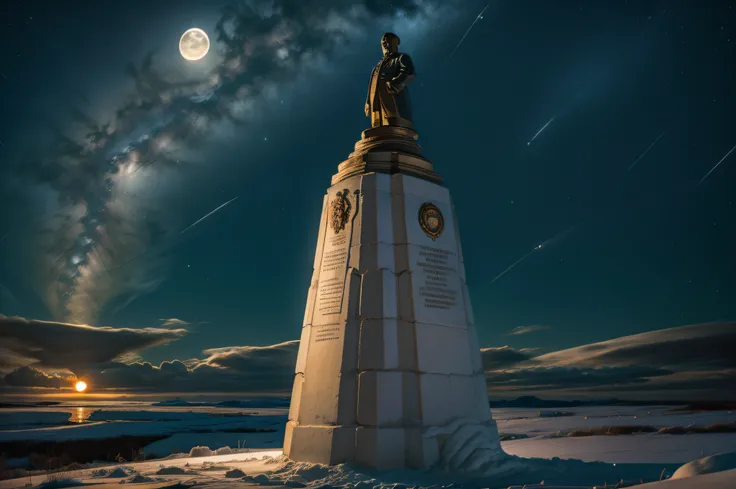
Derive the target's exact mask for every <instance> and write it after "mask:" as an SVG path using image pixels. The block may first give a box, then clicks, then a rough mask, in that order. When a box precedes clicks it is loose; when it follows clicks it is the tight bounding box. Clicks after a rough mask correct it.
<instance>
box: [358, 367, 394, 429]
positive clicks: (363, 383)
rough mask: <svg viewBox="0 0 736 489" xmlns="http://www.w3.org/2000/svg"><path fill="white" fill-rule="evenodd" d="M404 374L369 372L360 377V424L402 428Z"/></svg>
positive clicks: (362, 373)
mask: <svg viewBox="0 0 736 489" xmlns="http://www.w3.org/2000/svg"><path fill="white" fill-rule="evenodd" d="M402 377H403V374H402V372H396V371H377V370H369V371H367V372H360V374H359V375H358V424H359V425H363V426H378V427H391V426H400V425H401V423H402V418H403V411H404V410H403V395H402V394H403V387H404V386H403V378H402Z"/></svg>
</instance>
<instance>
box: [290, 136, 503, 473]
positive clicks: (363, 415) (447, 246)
mask: <svg viewBox="0 0 736 489" xmlns="http://www.w3.org/2000/svg"><path fill="white" fill-rule="evenodd" d="M415 134H416V133H414V132H413V130H411V129H410V128H398V129H397V128H391V127H381V128H375V129H369V130H367V131H365V132H364V134H363V139H362V140H361V141H360V142H359V143H358V144H356V152H355V153H353V154H352V155H351V157H350V159H349V160H347V161H346V162H344V163H342V164H341V165H340V166H339V168H338V174H337V175H335V177H333V186H332V187H331V188H330V189H328V191H327V195H326V196H325V199H324V205H323V211H322V218H321V223H320V231H319V238H318V243H317V250H316V253H315V261H314V273H313V276H312V283H311V286H310V288H309V292H308V298H307V306H306V311H305V315H304V324H303V328H302V334H301V342H300V346H299V354H298V358H297V366H296V376H295V379H294V389H293V393H292V401H291V408H290V411H289V422H288V424H287V426H286V437H285V440H284V453H285V454H286V455H287V456H288V457H290V458H291V459H293V460H298V461H305V462H314V463H322V464H338V463H344V462H352V463H357V464H360V465H364V466H367V467H373V468H377V469H393V468H401V467H410V468H426V467H430V466H433V465H435V464H438V463H440V464H442V465H445V466H447V467H450V468H458V469H462V468H464V467H465V468H467V467H473V466H476V465H483V464H486V465H487V464H488V463H493V461H494V460H498V459H500V458H501V457H503V455H504V454H503V451H502V450H501V446H500V442H499V438H498V432H497V429H496V425H495V422H494V421H493V420H492V419H491V411H490V407H489V403H488V394H487V388H486V382H485V376H484V373H483V366H482V364H481V357H480V347H479V345H478V339H477V332H476V329H475V325H474V319H473V315H472V308H471V305H470V299H469V296H468V290H467V285H466V283H465V267H464V261H463V256H462V250H461V246H460V239H459V233H458V230H457V226H456V222H455V214H454V209H453V205H452V200H451V199H450V194H449V192H448V191H447V189H446V188H444V187H443V186H442V185H440V183H439V182H440V179H439V176H437V174H436V173H435V172H434V169H433V167H432V164H431V163H430V162H429V161H427V160H426V159H424V158H423V157H422V156H421V152H420V151H419V146H418V145H417V144H416V137H414V135H415ZM376 138H377V139H376ZM381 138H383V139H381ZM378 139H381V141H382V142H381V143H380V144H378V143H377V142H376V141H378ZM412 145H413V146H412ZM412 148H414V149H412Z"/></svg>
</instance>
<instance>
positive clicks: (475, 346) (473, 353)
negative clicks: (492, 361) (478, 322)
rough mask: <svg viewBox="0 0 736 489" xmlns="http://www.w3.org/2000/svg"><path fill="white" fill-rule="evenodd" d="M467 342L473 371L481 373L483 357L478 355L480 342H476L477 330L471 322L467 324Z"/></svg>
mask: <svg viewBox="0 0 736 489" xmlns="http://www.w3.org/2000/svg"><path fill="white" fill-rule="evenodd" d="M468 344H469V345H470V348H469V351H470V355H469V356H470V363H471V365H472V367H473V373H474V374H477V373H483V359H482V358H481V356H480V344H479V343H478V330H477V328H476V327H475V325H473V324H469V325H468Z"/></svg>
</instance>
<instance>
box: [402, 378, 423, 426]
mask: <svg viewBox="0 0 736 489" xmlns="http://www.w3.org/2000/svg"><path fill="white" fill-rule="evenodd" d="M401 388H402V398H403V404H402V409H403V424H404V426H421V425H422V406H421V404H420V402H421V397H420V395H419V392H420V390H419V374H417V373H416V372H401Z"/></svg>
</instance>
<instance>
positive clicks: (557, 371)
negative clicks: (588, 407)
mask: <svg viewBox="0 0 736 489" xmlns="http://www.w3.org/2000/svg"><path fill="white" fill-rule="evenodd" d="M672 373H673V372H671V371H669V370H662V369H657V368H652V367H648V366H640V367H635V366H629V367H600V368H574V367H528V368H516V369H510V370H497V371H490V372H486V378H487V379H488V382H489V384H490V385H491V386H492V388H501V389H509V390H516V389H525V390H538V389H578V388H583V387H584V388H589V387H603V386H605V387H609V386H615V385H628V384H641V383H645V382H648V381H649V380H650V379H651V378H653V377H661V376H666V375H670V374H672Z"/></svg>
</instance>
